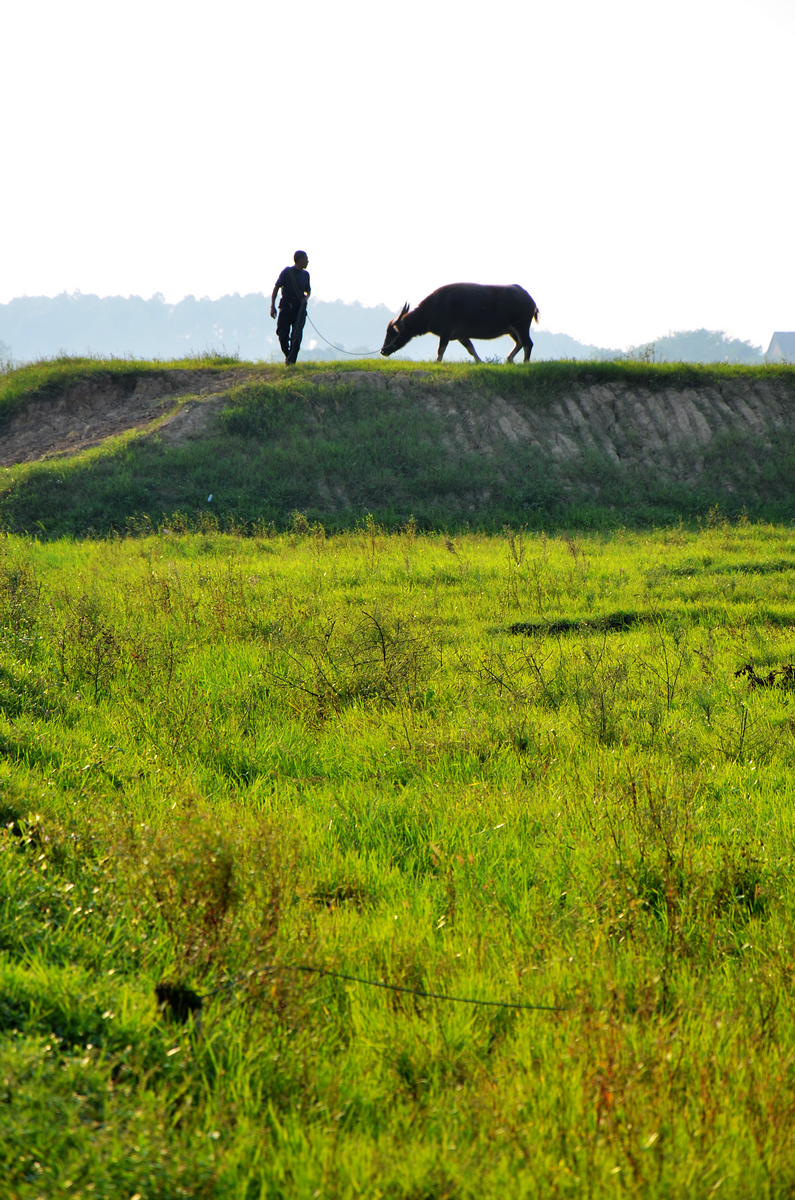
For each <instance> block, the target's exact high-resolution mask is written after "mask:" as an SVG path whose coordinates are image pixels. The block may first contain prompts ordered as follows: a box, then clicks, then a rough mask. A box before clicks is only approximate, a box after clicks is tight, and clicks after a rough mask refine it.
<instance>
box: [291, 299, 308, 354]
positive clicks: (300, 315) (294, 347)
mask: <svg viewBox="0 0 795 1200" xmlns="http://www.w3.org/2000/svg"><path fill="white" fill-rule="evenodd" d="M305 321H306V305H305V304H302V305H301V307H300V308H299V309H298V312H297V313H295V314H294V316H293V329H292V333H291V334H290V353H289V354H288V355H287V361H288V362H292V363H294V362H296V361H297V359H298V351H299V350H300V349H301V338H302V337H303V333H304V323H305Z"/></svg>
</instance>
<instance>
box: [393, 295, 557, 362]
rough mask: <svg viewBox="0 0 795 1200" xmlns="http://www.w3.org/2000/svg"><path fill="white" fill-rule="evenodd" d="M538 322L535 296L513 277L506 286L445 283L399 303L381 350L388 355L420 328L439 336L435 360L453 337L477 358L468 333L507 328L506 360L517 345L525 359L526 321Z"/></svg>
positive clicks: (492, 333)
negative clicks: (509, 340) (414, 302)
mask: <svg viewBox="0 0 795 1200" xmlns="http://www.w3.org/2000/svg"><path fill="white" fill-rule="evenodd" d="M533 320H535V321H536V323H537V322H538V308H537V307H536V302H535V300H534V299H533V297H532V296H531V295H529V293H528V292H526V291H525V290H524V288H523V287H520V286H519V284H518V283H514V284H511V285H510V286H509V287H488V286H486V285H484V284H481V283H448V284H446V285H445V286H444V287H440V288H437V289H436V291H435V292H431V294H430V296H426V297H425V299H424V300H423V301H422V302H421V303H420V304H418V305H417V307H416V308H415V309H414V310H413V311H412V312H409V306H408V304H404V305H403V308H402V309H401V311H400V315H399V316H397V317H395V319H394V321H390V322H389V324H388V325H387V327H386V337H385V338H384V344H383V346H382V347H381V353H382V354H383V355H384V356H385V357H388V356H389V355H390V354H394V353H395V351H396V350H402V349H403V347H404V346H405V345H406V344H407V343H408V342H410V341H411V339H412V338H415V337H419V335H420V334H423V333H434V334H436V336H437V337H438V339H439V353H438V354H437V355H436V361H437V362H441V361H442V359H443V357H444V352H445V350H446V349H447V345H448V342H451V341H453V339H457V340H458V341H459V342H460V343H461V345H462V346H464V347H465V348H466V349H467V350H468V351H469V353H470V354H471V355H472V357H473V358H474V359H475V361H476V362H480V361H481V360H480V358H479V357H478V352H477V350H476V349H475V347H474V346H473V345H472V340H471V339H472V338H485V339H486V340H488V339H489V338H498V337H503V336H504V335H505V334H510V336H511V337H512V338H513V340H514V342H515V343H516V344H515V346H514V348H513V350H512V351H511V353H510V354H509V355H508V362H513V360H514V356H515V354H516V353H517V351H518V350H519V347H520V346H521V347H522V349H523V350H524V361H525V362H527V360H528V359H529V357H530V353H531V351H532V349H533V343H532V340H531V338H530V325H531V323H532V322H533Z"/></svg>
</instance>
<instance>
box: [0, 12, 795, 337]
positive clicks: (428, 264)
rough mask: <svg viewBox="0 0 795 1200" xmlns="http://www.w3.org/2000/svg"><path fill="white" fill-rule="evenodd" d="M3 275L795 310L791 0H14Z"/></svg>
mask: <svg viewBox="0 0 795 1200" xmlns="http://www.w3.org/2000/svg"><path fill="white" fill-rule="evenodd" d="M2 25H3V54H2V71H0V114H2V117H0V150H1V151H2V157H1V158H0V173H1V174H2V179H1V180H0V302H5V301H8V300H10V299H11V298H12V297H14V296H20V295H55V294H57V293H59V292H62V291H64V290H66V291H70V292H71V291H73V290H75V289H77V288H79V289H80V290H81V291H83V292H95V293H98V294H99V295H129V294H137V295H142V296H145V297H148V296H151V295H152V294H153V293H155V292H162V293H163V294H164V295H165V296H166V298H167V299H168V300H178V299H180V298H181V297H182V296H184V295H186V294H194V295H196V296H199V297H200V296H210V297H217V296H220V295H223V294H225V293H228V292H234V291H238V292H241V293H246V292H252V291H253V292H259V291H266V292H267V291H270V289H271V287H272V286H273V281H274V279H275V278H276V275H277V274H278V272H279V270H280V269H281V268H282V267H283V266H285V265H286V264H287V263H288V262H290V261H291V259H292V252H293V250H295V249H296V248H299V247H300V248H305V249H306V250H307V252H308V254H309V257H310V268H309V269H310V272H311V275H312V283H313V289H314V294H315V296H316V297H317V298H318V299H324V300H335V299H343V300H348V301H350V300H359V301H361V302H362V303H363V304H368V305H370V304H378V303H381V302H383V303H386V304H387V305H389V306H390V308H392V309H395V310H397V308H398V307H399V305H400V304H402V302H403V301H404V300H409V301H410V302H411V303H412V305H414V304H417V303H418V302H419V300H421V299H422V297H423V296H424V295H426V294H427V293H428V292H430V291H432V290H433V289H434V288H435V287H438V286H439V285H440V284H443V283H451V282H454V281H456V280H474V281H477V282H481V283H515V282H516V283H521V284H523V285H524V286H525V287H526V288H527V289H528V290H529V291H530V292H531V294H532V295H533V296H534V297H535V300H536V302H537V303H538V305H539V307H540V310H541V323H542V325H543V326H544V327H545V328H548V329H551V330H554V331H560V332H566V333H569V334H571V335H572V336H574V337H576V338H578V339H580V340H582V341H585V342H593V343H596V344H598V345H603V346H626V345H628V344H632V343H638V342H642V341H650V340H652V339H653V338H655V337H658V336H661V335H663V334H665V333H667V332H668V331H669V330H676V329H692V328H700V327H702V326H706V327H707V328H712V329H726V330H727V331H728V332H729V333H730V334H731V335H733V336H739V337H742V338H749V339H751V340H752V341H753V342H755V343H757V344H762V345H764V347H765V348H767V343H768V341H769V338H770V335H771V333H772V332H773V330H774V329H795V288H794V287H793V282H792V281H793V277H795V238H794V237H793V228H794V227H795V222H794V221H793V212H795V197H794V196H793V193H794V192H795V187H794V185H795V161H794V160H793V148H794V141H793V129H794V128H795V127H794V126H793V112H794V111H795V70H794V69H793V61H795V57H794V56H795V0H665V2H664V3H662V2H660V0H599V2H598V3H597V2H596V0H552V2H551V3H530V0H501V2H500V3H499V4H497V3H492V4H484V3H483V0H477V2H476V0H391V2H390V3H378V0H338V2H337V3H331V2H330V0H301V3H299V4H290V3H285V2H284V0H264V2H263V0H260V2H259V3H253V2H249V0H226V2H225V3H224V4H218V3H216V2H215V0H213V2H212V3H209V2H207V0H190V2H187V0H136V3H134V4H133V3H130V2H129V0H113V2H112V3H109V0H25V2H24V3H22V2H21V0H18V2H17V3H15V4H13V5H7V6H5V8H4V14H3V20H2Z"/></svg>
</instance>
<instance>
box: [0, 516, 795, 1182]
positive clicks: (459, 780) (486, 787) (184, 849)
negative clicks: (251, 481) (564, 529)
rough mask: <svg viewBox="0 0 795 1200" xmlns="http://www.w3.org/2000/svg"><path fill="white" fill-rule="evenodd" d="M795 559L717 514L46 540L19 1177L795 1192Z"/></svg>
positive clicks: (25, 769) (7, 1074)
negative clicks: (630, 525)
mask: <svg viewBox="0 0 795 1200" xmlns="http://www.w3.org/2000/svg"><path fill="white" fill-rule="evenodd" d="M794 585H795V553H794V552H793V542H792V536H791V531H789V530H786V529H781V528H777V527H773V526H769V525H750V524H743V525H739V526H736V525H731V524H730V523H728V522H726V521H725V520H720V519H718V518H717V517H716V518H715V519H714V520H713V523H712V525H711V526H710V527H709V528H707V529H705V530H703V531H702V532H700V533H691V532H688V531H687V530H685V529H675V530H668V531H665V532H657V533H653V534H643V535H639V534H631V533H627V532H626V531H622V532H619V533H616V534H615V535H614V536H611V537H604V536H601V537H597V536H590V537H589V536H580V535H577V536H572V535H568V536H566V537H560V538H554V537H546V536H543V535H539V536H528V535H522V534H518V533H508V534H506V535H504V536H502V537H498V538H486V537H480V536H474V535H469V536H462V537H457V538H451V537H445V536H419V535H417V533H416V530H414V529H413V528H409V529H407V530H406V531H405V532H404V533H402V534H400V535H395V536H386V535H385V534H384V532H383V531H382V530H381V529H379V528H378V527H377V526H376V525H375V524H374V523H373V522H370V523H369V524H368V525H366V526H365V527H363V528H362V529H361V530H359V531H357V532H355V533H348V534H344V535H341V536H339V537H335V538H328V537H326V536H324V534H323V531H322V530H320V529H319V528H317V527H314V528H307V527H303V529H297V530H296V531H295V532H293V533H292V534H290V535H288V536H281V537H270V538H240V537H234V536H230V535H226V536H220V535H214V534H210V533H205V534H200V535H182V534H174V533H170V534H165V533H163V534H162V535H160V536H157V537H150V538H140V539H123V538H122V539H114V540H112V541H104V542H92V541H83V542H79V543H75V542H67V541H62V542H55V541H53V542H46V543H44V542H36V541H33V540H31V539H22V538H14V537H7V538H4V539H2V541H0V630H1V632H2V636H1V637H0V745H1V746H2V750H3V757H2V760H1V761H0V806H2V818H3V820H2V822H0V1081H2V1082H1V1083H0V1098H1V1099H2V1119H3V1136H2V1138H0V1178H4V1179H5V1180H6V1184H5V1185H4V1187H5V1189H6V1192H5V1193H4V1194H8V1195H9V1196H11V1197H13V1198H14V1200H37V1197H40V1196H47V1197H48V1198H49V1197H51V1196H52V1197H56V1196H61V1195H64V1196H67V1195H68V1196H71V1197H79V1198H80V1200H88V1198H89V1197H92V1198H93V1200H117V1198H118V1197H120V1196H126V1197H130V1196H135V1195H138V1196H140V1197H141V1198H142V1200H177V1198H178V1197H180V1196H186V1195H187V1196H190V1197H197V1198H204V1200H252V1198H254V1197H256V1198H257V1200H259V1198H261V1197H269V1198H270V1197H273V1198H276V1197H278V1198H280V1200H304V1198H305V1197H311V1196H313V1195H316V1194H317V1195H320V1196H328V1197H334V1198H335V1200H336V1198H337V1197H340V1198H346V1197H350V1198H351V1200H353V1198H354V1197H369V1198H371V1200H376V1198H377V1197H381V1198H382V1200H386V1198H390V1200H407V1198H409V1197H411V1198H413V1200H443V1198H446V1200H504V1197H506V1196H511V1197H515V1200H536V1198H537V1197H540V1196H544V1197H546V1196H558V1197H561V1198H572V1200H574V1198H579V1197H589V1198H590V1200H608V1198H612V1197H616V1196H621V1195H636V1196H643V1197H644V1198H649V1200H670V1198H672V1197H677V1198H678V1197H681V1198H682V1200H685V1198H688V1200H689V1198H690V1197H691V1196H708V1195H709V1194H710V1193H712V1194H717V1195H720V1196H723V1197H729V1198H731V1200H740V1198H742V1197H748V1196H766V1197H779V1196H781V1197H784V1196H786V1195H788V1194H789V1192H790V1189H791V1183H792V1179H793V1178H794V1177H795V1141H794V1140H793V1135H792V1129H793V1116H794V1115H795V1081H794V1079H793V1069H794V1067H795V989H794V988H793V971H794V968H793V964H794V963H795V932H794V931H795V827H794V826H793V812H795V783H794V782H793V781H794V780H795V771H794V770H793V768H795V720H794V718H793V702H794V701H795V692H793V690H792V688H791V686H790V684H789V680H790V676H789V675H788V673H787V671H788V668H791V667H792V665H793V663H795V599H794V597H795V586H794ZM627 613H634V614H637V615H638V616H639V617H642V618H643V619H642V620H638V621H636V622H635V623H634V624H632V625H631V626H625V627H616V625H615V623H614V620H615V618H617V616H618V615H620V614H627ZM599 621H601V622H602V625H601V627H598V626H597V622H599ZM518 622H526V623H531V622H537V623H539V627H537V628H536V629H535V630H534V631H533V632H532V633H531V634H529V635H526V636H517V635H515V634H511V633H510V628H511V626H513V625H515V624H516V623H518ZM556 622H558V623H563V622H567V623H568V627H567V629H566V631H565V633H561V632H556V631H555V623H556ZM589 622H590V624H589ZM749 665H750V666H751V667H752V674H749V673H748V672H747V671H746V672H745V673H743V674H740V675H738V674H737V672H738V670H740V669H741V668H743V667H745V666H749ZM753 679H758V680H759V681H760V682H759V683H757V684H754V683H753V681H752V680H753ZM300 966H307V967H309V966H315V967H321V968H328V969H330V970H332V971H338V972H341V973H343V974H348V975H356V976H360V977H362V978H365V979H370V980H374V981H380V982H386V983H393V984H396V985H398V986H401V987H406V988H409V989H415V992H423V991H425V992H428V991H434V992H442V993H445V994H447V995H454V996H463V997H468V998H471V999H477V1000H481V1001H488V1000H505V1001H508V1002H518V1003H528V1004H538V1005H551V1006H553V1007H555V1008H556V1011H521V1010H517V1009H513V1010H511V1009H507V1008H499V1007H490V1006H489V1005H485V1004H484V1005H482V1006H474V1005H464V1004H460V1005H459V1004H453V1003H445V1002H442V1001H437V1000H431V999H429V998H428V997H427V996H425V997H423V996H422V995H417V994H411V993H402V994H401V993H390V992H386V991H383V990H378V989H375V988H369V987H367V986H364V985H362V984H359V983H355V982H352V981H351V980H345V979H340V978H335V977H330V976H322V975H318V974H309V973H302V972H300V971H297V970H294V969H292V968H295V967H300ZM164 983H168V984H170V985H171V987H172V989H177V988H182V989H183V991H182V992H181V993H180V992H178V991H175V990H172V992H171V993H168V994H169V995H170V996H171V998H172V1001H173V1004H172V1005H169V1004H168V1003H167V1002H166V1006H165V1007H164V1008H163V1009H162V1010H158V1007H157V1003H156V999H155V991H154V989H155V986H156V985H157V984H164ZM185 989H190V991H192V992H193V993H195V994H196V996H197V997H198V996H201V997H204V999H203V1003H202V1026H201V1033H199V1030H198V1028H197V1026H196V1023H195V1021H194V1020H193V1018H190V1019H189V1020H187V1021H185V1022H184V1023H183V1022H181V1021H180V1020H179V1019H178V1018H179V1014H180V1009H179V998H180V996H182V999H183V1001H185V999H186V991H185ZM187 998H188V999H190V996H189V995H188V997H187ZM183 1015H184V1014H183ZM718 1185H719V1186H718Z"/></svg>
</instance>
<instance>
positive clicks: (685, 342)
mask: <svg viewBox="0 0 795 1200" xmlns="http://www.w3.org/2000/svg"><path fill="white" fill-rule="evenodd" d="M308 315H309V321H308V322H307V325H306V331H305V334H304V345H303V348H302V351H301V358H302V359H304V360H306V359H307V358H309V359H335V358H341V359H344V358H349V357H351V356H352V355H355V354H360V355H364V354H367V353H375V354H377V353H378V351H379V350H380V347H381V344H382V342H383V340H384V333H385V331H386V326H387V322H388V321H389V320H390V319H391V318H392V317H393V316H395V314H394V313H393V312H391V311H390V310H389V309H388V308H387V307H386V305H385V304H379V305H376V306H375V307H371V308H366V307H365V306H364V305H362V304H359V303H358V302H354V303H353V304H345V303H343V301H342V300H334V301H328V300H315V299H312V300H311V301H310V303H309V313H308ZM321 335H322V336H321ZM329 342H331V343H333V344H334V345H335V346H339V347H341V351H338V350H335V349H333V348H332V347H331V346H330V345H328V343H329ZM533 342H534V344H535V349H534V352H533V357H534V358H546V359H559V358H575V359H610V358H623V357H630V358H645V359H649V360H650V361H657V362H660V361H666V360H667V361H669V362H674V361H687V362H746V363H759V362H762V361H763V354H762V350H761V349H760V348H759V347H757V346H752V345H751V344H750V342H743V341H740V340H739V339H737V338H727V337H726V335H725V334H723V333H720V332H719V331H715V330H708V329H698V330H691V331H689V332H686V333H673V334H669V335H668V336H667V337H663V338H660V339H658V340H657V341H656V342H651V343H649V344H648V345H646V346H638V347H634V348H633V349H631V350H630V351H628V352H622V351H620V350H615V349H607V348H605V347H600V346H591V345H586V344H584V343H582V342H578V341H576V340H575V339H574V338H572V337H569V335H568V334H565V333H548V332H545V331H544V330H535V329H534V330H533ZM436 345H437V342H436V339H435V338H433V337H430V336H428V337H424V338H417V339H416V340H415V341H413V342H411V343H410V345H409V346H407V347H406V349H405V351H403V353H402V356H401V357H406V358H413V359H418V360H421V359H429V358H434V357H435V356H436ZM512 345H513V343H512V342H511V340H510V339H509V338H503V339H500V340H499V341H495V342H491V343H486V344H485V345H484V346H482V347H481V353H483V354H484V357H488V358H495V357H499V358H504V357H505V355H506V354H507V352H508V350H509V349H510V348H511V347H512ZM212 350H216V351H222V352H226V353H227V354H235V353H237V354H239V355H240V357H241V358H243V359H253V360H257V359H264V360H268V359H270V358H271V357H273V358H274V359H275V360H276V361H280V360H281V354H280V351H279V345H278V342H277V341H276V329H275V322H274V321H272V320H271V317H270V296H269V295H267V296H266V295H264V294H263V293H262V292H256V293H251V294H249V295H247V296H240V295H238V294H237V293H235V294H234V295H232V296H222V297H221V298H220V299H218V300H209V299H207V298H204V299H202V300H197V299H196V297H195V296H186V297H185V298H184V299H183V300H180V301H179V302H178V303H177V304H168V303H166V301H165V300H164V298H163V296H162V295H160V294H158V295H155V296H152V297H151V298H150V299H149V300H144V299H143V298H142V297H140V296H129V297H126V296H91V295H88V296H84V295H83V294H82V293H81V292H73V293H72V294H71V295H70V294H69V293H67V292H62V293H61V295H60V296H21V297H19V298H17V299H14V300H11V301H9V303H8V304H0V362H2V361H9V360H13V361H14V362H18V363H19V362H29V361H32V360H35V359H39V358H51V357H53V356H55V355H58V354H76V355H82V354H86V353H90V354H96V355H100V356H102V357H107V356H111V355H115V356H119V357H133V358H145V359H151V358H163V359H174V358H184V357H185V356H186V355H189V354H192V353H196V354H202V353H205V352H207V351H212ZM346 352H347V353H346ZM447 357H448V358H455V357H461V358H467V357H468V356H467V353H466V351H465V350H464V349H463V347H459V346H456V347H455V348H454V347H453V346H451V347H450V349H449V351H448V355H447Z"/></svg>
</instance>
